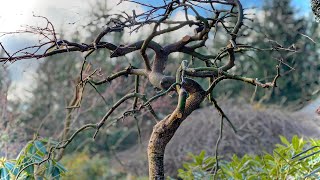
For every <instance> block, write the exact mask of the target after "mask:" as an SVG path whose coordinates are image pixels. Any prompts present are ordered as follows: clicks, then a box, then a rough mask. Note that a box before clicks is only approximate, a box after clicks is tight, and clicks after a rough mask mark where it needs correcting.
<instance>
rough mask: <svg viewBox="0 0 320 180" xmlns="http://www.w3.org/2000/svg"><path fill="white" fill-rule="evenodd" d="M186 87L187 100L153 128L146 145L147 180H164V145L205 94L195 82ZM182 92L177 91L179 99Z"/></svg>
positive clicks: (189, 81)
mask: <svg viewBox="0 0 320 180" xmlns="http://www.w3.org/2000/svg"><path fill="white" fill-rule="evenodd" d="M188 84H189V85H188V86H185V87H184V89H185V90H186V91H185V92H188V94H187V95H189V96H188V98H187V99H186V101H185V104H183V106H184V107H183V108H181V106H182V105H181V104H180V100H179V104H178V106H177V108H176V109H175V110H174V112H173V113H172V114H170V115H168V116H167V117H165V118H164V119H163V120H161V121H160V122H158V123H157V124H156V125H155V126H154V127H153V132H152V134H151V137H150V140H149V144H148V163H149V179H150V180H164V153H165V148H166V145H167V144H168V143H169V142H170V140H171V138H172V137H173V135H174V134H175V132H176V131H177V129H178V128H179V126H180V124H181V123H182V122H183V120H185V119H186V118H187V117H188V116H189V115H190V114H191V113H192V112H193V111H194V110H195V109H197V108H198V107H199V105H200V103H201V102H202V101H203V100H204V98H205V92H204V91H203V89H202V88H201V86H200V85H199V84H198V83H196V82H195V81H192V80H188ZM183 93H184V92H183V91H181V90H180V91H179V99H181V97H182V96H183Z"/></svg>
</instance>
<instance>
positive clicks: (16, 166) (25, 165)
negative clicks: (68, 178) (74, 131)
mask: <svg viewBox="0 0 320 180" xmlns="http://www.w3.org/2000/svg"><path fill="white" fill-rule="evenodd" d="M49 144H50V145H56V144H55V142H52V141H48V140H45V139H42V140H33V141H30V142H29V143H27V145H26V146H25V147H24V148H23V150H22V151H21V152H20V154H19V155H18V157H17V158H16V159H15V160H7V159H5V158H0V179H1V180H10V179H15V178H16V177H17V176H18V179H38V178H40V177H41V178H43V177H45V178H46V179H60V177H61V176H62V175H63V174H64V173H65V172H66V169H65V168H64V167H63V166H62V165H61V164H60V163H59V162H57V161H55V160H52V159H50V158H48V155H49V152H48V150H47V147H49Z"/></svg>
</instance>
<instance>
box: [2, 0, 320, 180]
mask: <svg viewBox="0 0 320 180" xmlns="http://www.w3.org/2000/svg"><path fill="white" fill-rule="evenodd" d="M96 3H97V4H96V5H95V6H92V9H91V10H90V11H89V12H88V14H90V16H92V21H91V22H90V23H89V24H88V25H87V26H85V27H83V28H81V31H85V33H83V32H82V33H80V32H75V33H74V34H73V35H72V37H64V33H63V32H62V33H61V34H60V35H61V39H72V40H73V41H85V42H87V41H90V42H91V41H92V40H93V39H94V37H95V36H96V35H97V34H98V32H100V30H101V28H102V27H104V25H105V24H106V22H107V20H108V18H106V17H105V14H107V11H108V6H107V4H106V3H105V2H103V1H97V2H96ZM93 12H94V13H93ZM254 12H255V14H254V15H252V16H251V17H252V18H253V19H252V21H251V20H247V21H246V23H247V24H245V25H247V26H249V27H250V28H252V29H247V30H245V32H244V33H243V34H244V37H242V38H240V39H241V40H239V42H238V43H242V42H241V41H243V43H247V42H248V43H249V44H250V45H252V46H254V47H259V48H260V49H265V50H254V49H252V51H248V52H243V53H241V54H237V62H236V65H237V67H236V68H235V69H233V70H232V71H234V72H235V73H237V74H242V75H246V76H248V77H257V78H258V79H259V80H262V81H270V80H272V78H273V77H274V75H275V74H276V68H275V67H276V65H278V64H279V62H282V63H283V64H284V65H282V66H281V75H282V78H281V79H280V81H279V82H278V88H275V89H260V88H258V89H257V90H255V88H252V87H251V86H248V85H246V84H244V83H240V82H232V83H230V81H229V80H228V81H226V82H222V83H221V86H218V87H217V88H216V91H215V92H214V96H216V97H228V98H232V99H239V100H243V99H244V100H245V101H246V102H247V103H253V104H262V103H263V104H267V105H278V106H282V108H286V109H288V108H291V109H294V110H297V109H299V108H301V107H302V106H303V105H304V104H305V102H307V101H309V100H310V99H313V98H316V97H317V95H318V94H317V93H316V92H317V90H319V82H320V59H319V55H320V54H319V53H320V52H319V50H318V49H319V44H318V42H319V27H318V23H315V21H314V19H313V17H311V16H307V17H305V16H299V15H298V12H297V9H295V8H294V7H292V5H291V1H290V0H281V1H278V0H266V1H265V3H264V5H263V7H261V8H257V9H256V10H255V11H254ZM248 13H250V12H249V10H248ZM81 34H86V36H82V35H81ZM218 35H219V34H218ZM108 38H109V39H108V40H110V38H111V39H113V41H114V42H120V43H119V44H121V42H125V39H124V35H123V34H119V33H118V34H114V36H112V37H108ZM223 38H224V37H223V35H221V36H218V37H217V39H218V40H215V41H214V42H213V46H214V47H215V48H212V49H204V50H203V51H206V54H209V53H215V54H216V53H217V52H219V49H218V47H219V43H221V42H219V39H223ZM168 39H169V38H164V39H163V42H162V43H166V41H167V40H168ZM281 48H290V49H292V50H296V51H292V52H289V53H288V52H286V53H284V52H283V51H281ZM271 49H278V50H277V51H270V50H271ZM172 58H173V59H174V58H176V57H172ZM176 59H177V60H176V61H174V60H170V61H169V63H170V64H169V65H168V67H167V71H168V73H170V70H172V69H174V71H175V69H176V67H177V65H178V64H180V60H181V59H188V60H191V59H192V57H189V56H184V57H181V56H179V59H178V58H176ZM82 62H83V57H82V56H81V55H79V54H77V53H68V54H63V55H57V56H52V57H48V58H46V59H45V60H41V61H40V62H39V67H38V68H37V73H36V75H35V77H34V81H35V82H36V86H35V87H34V88H33V89H31V90H30V91H31V93H32V96H31V97H29V99H28V100H27V101H25V102H23V103H22V102H19V101H10V100H8V99H7V95H8V89H9V87H10V81H11V80H10V79H9V78H7V77H8V75H7V71H6V70H5V69H4V68H1V69H0V77H1V79H0V97H1V98H0V115H1V119H2V121H1V125H0V131H1V132H3V133H1V135H0V149H1V153H0V155H1V156H6V157H7V158H14V157H15V156H16V155H17V152H19V151H20V150H21V148H22V147H23V145H24V144H26V142H27V141H29V140H31V139H33V137H34V135H35V134H36V135H37V137H38V136H39V137H48V138H49V139H52V140H59V139H61V136H62V132H61V130H62V129H63V128H64V122H65V120H66V119H67V117H68V110H67V109H66V107H67V106H68V104H69V102H70V101H71V99H72V96H73V92H74V88H75V86H76V79H77V78H79V72H80V71H81V68H82ZM88 62H90V64H91V70H92V69H96V68H100V69H101V70H100V72H101V77H107V76H108V75H110V74H111V72H116V71H117V70H122V69H125V68H126V67H128V66H129V65H132V66H135V67H139V66H141V64H140V61H139V60H137V58H136V57H135V56H126V57H122V58H118V59H117V61H114V60H110V59H109V52H108V51H104V50H99V51H96V52H95V53H93V54H92V55H91V56H89V59H88ZM193 63H195V64H194V65H196V63H199V62H197V61H193ZM218 63H219V62H218ZM101 77H100V78H101ZM133 82H134V77H131V76H128V77H125V78H120V79H119V80H118V81H114V82H112V83H109V84H105V85H102V86H99V87H96V89H95V88H94V87H91V86H87V87H86V89H85V92H84V93H85V95H84V97H83V99H82V103H81V107H79V108H78V109H75V110H73V111H72V112H71V130H70V132H74V131H75V130H77V129H78V128H79V127H81V126H82V125H84V124H86V123H94V122H97V121H98V120H99V119H101V118H102V117H103V115H104V114H105V112H106V110H108V108H110V107H111V106H112V104H114V103H115V102H116V101H117V100H118V99H119V98H120V97H122V96H123V95H124V94H126V93H128V92H129V89H132V87H133V86H134V83H133ZM141 84H143V88H141V89H140V91H141V92H142V93H145V94H147V95H148V96H151V95H153V94H152V93H151V92H153V91H150V90H151V89H152V87H151V86H150V85H148V84H147V83H146V81H144V80H143V79H142V82H141ZM124 85H125V86H124ZM101 96H103V97H104V99H102V98H101ZM130 104H131V103H130V102H129V103H128V104H125V105H123V106H121V107H120V109H118V110H117V112H116V113H115V114H117V113H118V114H121V112H122V111H123V110H125V109H127V107H128V105H130ZM152 105H153V107H154V109H156V110H157V113H158V114H159V116H160V117H163V116H165V115H167V114H168V113H170V112H171V110H172V109H173V108H174V105H175V98H174V96H173V97H171V96H166V97H164V98H162V99H159V100H157V101H156V102H154V103H153V104H152ZM204 106H205V105H204ZM231 118H232V117H231ZM153 124H154V120H153V118H152V116H150V114H149V113H148V112H142V113H141V114H139V115H138V116H137V117H136V118H126V119H125V120H124V121H119V122H118V123H115V124H114V125H113V126H111V127H109V128H107V129H103V130H102V131H100V133H99V135H98V137H97V139H96V140H95V141H93V140H91V139H90V137H92V135H93V133H94V132H92V131H85V132H83V133H80V134H79V136H77V137H76V138H75V139H74V141H73V142H72V143H71V144H70V145H69V146H68V148H67V149H66V152H65V155H64V157H63V159H62V160H61V163H62V164H64V165H65V167H66V168H67V169H68V172H67V173H66V178H67V179H77V177H82V178H83V179H106V178H111V177H112V178H115V179H117V178H120V179H121V178H125V177H126V178H127V177H128V176H130V174H128V173H127V172H125V170H121V169H113V168H112V164H110V162H111V159H116V153H117V152H119V151H123V150H126V149H129V148H131V147H132V146H133V145H134V144H139V143H140V141H141V140H146V139H148V138H147V137H141V136H142V134H141V133H140V131H145V132H151V130H152V125H153ZM143 134H148V133H143ZM145 136H147V135H145ZM199 148H201V147H199ZM2 150H5V151H2ZM244 158H246V157H244ZM142 168H146V167H142ZM187 170H190V169H187ZM184 173H187V172H186V171H185V172H184ZM179 176H183V171H182V170H181V171H179ZM89 177H90V178H89ZM131 178H132V179H134V177H131ZM142 179H143V177H142Z"/></svg>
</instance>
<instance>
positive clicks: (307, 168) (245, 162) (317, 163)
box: [178, 136, 320, 180]
mask: <svg viewBox="0 0 320 180" xmlns="http://www.w3.org/2000/svg"><path fill="white" fill-rule="evenodd" d="M280 139H281V142H282V143H281V144H277V145H276V148H275V149H274V150H273V153H272V154H268V153H265V154H264V155H262V156H254V155H245V156H243V157H242V158H239V157H237V156H236V155H234V156H233V157H232V159H231V160H229V161H226V160H219V161H218V163H219V168H218V170H217V172H216V174H215V173H214V172H215V168H216V158H215V157H207V156H205V154H206V152H205V151H202V152H201V153H200V154H199V155H193V154H190V156H191V158H192V159H193V161H192V162H186V163H184V164H183V169H179V170H178V177H180V178H182V179H186V180H198V179H199V180H200V179H201V180H203V179H213V178H214V177H215V178H216V179H239V180H242V179H246V180H256V179H261V180H269V179H270V180H273V179H279V180H286V179H320V140H314V139H310V140H304V139H303V138H298V137H297V136H294V137H293V138H292V140H291V142H289V141H288V140H287V139H286V138H285V137H283V136H280Z"/></svg>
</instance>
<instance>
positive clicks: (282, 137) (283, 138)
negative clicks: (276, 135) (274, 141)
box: [280, 136, 290, 146]
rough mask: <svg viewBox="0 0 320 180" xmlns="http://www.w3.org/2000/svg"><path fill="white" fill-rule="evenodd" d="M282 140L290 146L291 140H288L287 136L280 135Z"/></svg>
mask: <svg viewBox="0 0 320 180" xmlns="http://www.w3.org/2000/svg"><path fill="white" fill-rule="evenodd" d="M280 141H281V142H282V143H283V144H285V145H287V146H290V142H289V141H288V140H287V138H286V137H284V136H280Z"/></svg>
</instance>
